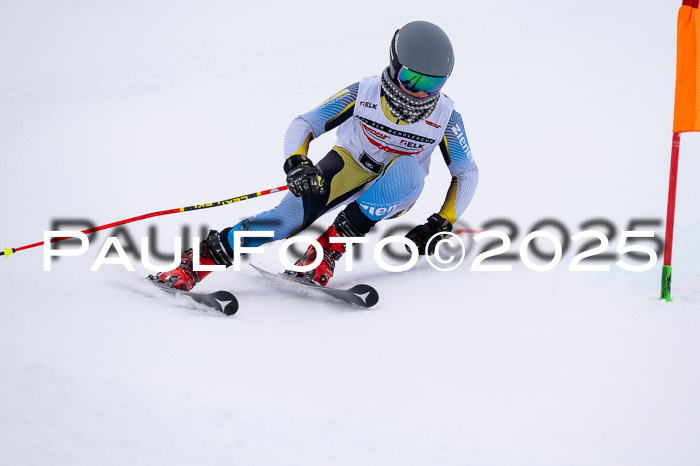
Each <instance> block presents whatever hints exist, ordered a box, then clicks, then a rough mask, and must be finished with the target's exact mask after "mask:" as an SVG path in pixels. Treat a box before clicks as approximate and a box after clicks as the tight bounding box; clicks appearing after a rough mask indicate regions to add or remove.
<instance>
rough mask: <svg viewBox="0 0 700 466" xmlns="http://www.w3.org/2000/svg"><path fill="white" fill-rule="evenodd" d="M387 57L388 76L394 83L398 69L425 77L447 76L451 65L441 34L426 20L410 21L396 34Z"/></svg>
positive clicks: (446, 41)
mask: <svg viewBox="0 0 700 466" xmlns="http://www.w3.org/2000/svg"><path fill="white" fill-rule="evenodd" d="M389 58H390V63H389V76H390V77H391V79H394V80H395V79H396V74H397V73H398V72H399V70H400V69H401V67H402V66H405V67H406V68H408V69H410V70H412V71H416V72H418V73H422V74H426V75H429V76H440V77H442V76H449V75H450V73H452V68H453V67H454V62H455V57H454V51H453V50H452V43H451V42H450V39H449V38H448V37H447V34H445V31H443V30H442V29H440V28H439V27H438V26H436V25H435V24H433V23H429V22H427V21H412V22H410V23H408V24H406V25H405V26H404V27H402V28H401V29H399V30H398V31H396V33H395V34H394V37H393V38H392V40H391V47H390V49H389Z"/></svg>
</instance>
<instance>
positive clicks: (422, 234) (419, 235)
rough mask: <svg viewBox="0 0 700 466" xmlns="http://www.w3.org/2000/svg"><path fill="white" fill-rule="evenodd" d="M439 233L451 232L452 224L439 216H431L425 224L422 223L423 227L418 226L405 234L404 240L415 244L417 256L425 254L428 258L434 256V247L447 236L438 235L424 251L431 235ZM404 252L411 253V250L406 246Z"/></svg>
mask: <svg viewBox="0 0 700 466" xmlns="http://www.w3.org/2000/svg"><path fill="white" fill-rule="evenodd" d="M441 231H452V224H451V223H450V221H449V220H446V219H444V218H443V217H441V216H440V214H433V215H431V216H430V217H428V222H427V223H424V224H423V225H418V226H417V227H414V228H413V229H412V230H411V231H409V232H408V233H406V238H408V239H410V240H411V241H413V242H414V243H416V246H417V247H418V254H420V255H421V256H422V255H425V254H426V252H427V254H428V255H429V256H432V255H433V254H435V245H436V244H437V243H438V242H439V241H440V240H441V239H443V237H446V236H447V235H440V236H438V237H437V238H435V239H434V240H432V241H431V242H430V246H429V247H428V248H427V251H426V246H427V245H428V240H430V238H432V237H433V235H435V234H436V233H440V232H441ZM406 250H407V251H408V252H411V250H410V249H408V246H406Z"/></svg>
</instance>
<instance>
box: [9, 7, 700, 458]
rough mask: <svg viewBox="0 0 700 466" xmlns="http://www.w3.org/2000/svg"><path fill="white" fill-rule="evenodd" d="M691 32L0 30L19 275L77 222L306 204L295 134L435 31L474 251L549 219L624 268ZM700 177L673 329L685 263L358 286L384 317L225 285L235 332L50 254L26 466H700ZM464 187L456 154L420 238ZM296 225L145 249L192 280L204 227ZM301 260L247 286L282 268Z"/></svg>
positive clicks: (27, 368)
mask: <svg viewBox="0 0 700 466" xmlns="http://www.w3.org/2000/svg"><path fill="white" fill-rule="evenodd" d="M679 4H680V2H678V1H670V0H664V1H663V2H658V1H657V2H652V1H648V0H644V1H641V2H636V4H634V5H632V4H629V3H614V2H613V3H611V2H604V1H601V0H592V1H589V2H577V3H571V4H563V3H561V2H554V1H545V0H539V1H534V0H533V1H528V2H516V1H512V0H500V1H489V2H487V1H466V2H458V1H451V2H432V3H431V4H429V5H427V4H426V3H425V2H416V1H412V0H409V1H408V2H404V3H401V4H397V3H396V2H392V3H389V2H386V3H378V2H367V1H359V2H354V3H352V5H350V4H348V5H346V6H344V7H343V9H342V11H339V9H338V6H337V5H335V4H332V3H320V2H319V3H315V2H310V1H306V0H301V1H298V2H291V3H282V2H279V3H275V2H267V3H261V2H258V3H247V4H241V5H238V4H235V3H232V2H223V1H206V2H184V1H177V2H172V1H169V2H166V1H162V0H154V1H150V2H141V1H136V0H130V1H126V2H83V1H79V0H66V1H63V2H60V3H56V2H48V1H27V2H10V1H3V2H0V43H2V44H3V47H0V63H2V67H1V68H0V69H1V70H2V71H0V162H1V163H0V169H2V172H3V178H2V181H1V182H0V193H2V199H3V203H2V220H0V225H1V228H0V246H1V247H18V246H21V245H24V244H28V243H33V242H35V241H40V240H41V239H42V232H43V231H44V230H48V229H49V228H50V224H51V221H52V220H56V219H67V218H78V219H89V220H91V221H93V222H94V223H96V224H103V223H108V222H112V221H116V220H119V219H122V218H127V217H131V216H135V215H139V214H143V213H147V212H152V211H156V210H163V209H170V208H175V207H181V206H186V205H192V204H196V203H204V202H211V201H217V200H220V199H226V198H229V197H233V196H236V195H241V194H246V193H249V192H254V191H258V190H261V189H265V188H269V187H273V186H278V185H281V184H283V183H284V177H283V173H282V170H281V161H282V154H281V150H282V149H281V148H282V141H283V136H284V131H285V129H286V125H287V124H288V123H289V121H291V119H292V118H293V117H294V116H296V115H297V114H299V113H301V112H303V111H306V110H308V109H309V108H312V107H314V106H315V105H317V104H318V103H319V102H321V101H322V100H323V99H325V98H326V97H328V96H330V95H332V94H333V93H335V92H336V91H337V90H339V89H340V88H342V87H343V86H346V85H347V84H350V83H351V82H354V81H356V80H358V79H359V78H361V77H362V76H366V75H371V74H377V73H379V72H380V71H381V69H382V68H383V67H384V66H385V65H386V63H387V60H388V58H387V47H388V42H389V40H390V38H391V35H392V33H393V32H394V30H395V29H397V28H399V27H400V26H401V25H403V24H404V23H406V22H408V21H411V20H414V19H426V20H430V21H434V22H436V23H437V24H439V25H440V26H441V27H443V28H444V29H445V31H446V32H447V33H448V34H449V35H450V37H451V38H452V41H453V44H454V47H455V51H456V54H457V62H456V67H455V71H454V74H453V76H452V77H451V78H450V81H449V83H448V85H447V86H446V88H445V91H446V92H447V93H448V94H449V95H450V97H452V98H453V99H454V100H455V101H456V102H457V105H458V109H459V110H460V112H461V113H462V115H463V117H464V122H465V125H466V129H467V134H468V136H469V140H470V143H471V146H472V150H473V152H474V154H475V157H476V159H477V162H478V164H479V167H480V170H481V182H480V185H479V189H478V191H477V194H476V197H475V199H474V201H473V203H472V205H471V206H470V208H469V209H468V211H467V213H466V214H465V216H464V217H463V219H462V222H461V226H469V227H471V228H483V227H484V224H486V223H487V222H489V221H492V220H494V219H498V218H502V219H509V220H511V221H512V222H514V223H515V224H516V225H517V226H518V228H519V232H518V235H517V237H513V245H512V248H511V252H515V253H517V252H518V248H519V245H520V241H521V240H522V238H523V237H524V236H525V234H526V233H527V232H528V231H530V229H531V228H532V227H533V225H535V224H536V223H537V222H539V221H540V220H543V219H547V218H550V219H551V218H553V219H557V220H558V221H560V222H561V223H562V224H563V225H565V227H566V228H567V229H568V231H569V235H573V234H574V233H577V232H579V231H581V230H582V229H583V228H582V224H584V223H585V222H588V221H590V220H593V219H604V220H607V221H609V222H610V223H612V224H613V226H614V227H615V228H616V230H617V232H616V233H617V235H616V237H615V238H614V239H611V245H610V249H609V251H610V252H612V251H614V249H615V247H616V245H617V241H618V239H619V235H620V232H621V231H622V230H625V229H626V228H627V226H628V224H629V222H630V220H633V219H646V220H652V221H661V223H659V225H662V224H663V220H664V217H665V209H666V193H667V182H668V181H667V180H668V164H669V153H670V145H671V144H670V143H671V121H672V112H673V86H674V72H675V68H674V65H675V24H676V12H677V9H678V6H679ZM428 6H429V7H430V8H426V7H428ZM426 9H427V10H428V11H426ZM333 141H334V139H333V136H332V135H324V136H322V137H321V138H319V139H318V140H316V141H314V143H313V144H312V147H311V156H312V158H315V159H318V158H320V157H321V156H322V155H323V154H325V152H326V151H327V150H328V149H329V147H330V146H331V145H332V144H333ZM699 153H700V137H699V136H698V135H696V134H686V135H684V136H683V140H682V144H681V170H680V175H679V191H678V193H679V194H678V206H677V220H676V236H675V248H674V283H673V295H674V300H673V302H671V303H665V302H660V301H659V300H658V299H657V298H658V290H659V282H660V275H661V271H660V270H661V265H660V263H661V258H659V262H658V263H657V265H656V266H655V267H654V268H652V269H651V270H649V271H647V272H641V273H633V272H627V271H624V270H621V269H620V268H619V267H617V266H616V265H615V264H614V262H615V260H616V259H615V260H610V261H607V262H606V263H607V264H610V265H611V270H610V271H609V272H587V273H583V272H580V273H575V272H569V271H568V264H569V263H570V262H571V259H572V257H573V256H574V253H575V252H577V251H578V249H580V243H577V244H576V245H573V244H572V245H571V246H570V247H569V249H568V251H567V253H566V254H565V255H564V257H563V259H562V262H561V263H560V264H559V265H558V266H557V267H556V268H554V269H553V270H551V271H549V272H542V273H540V272H534V271H532V270H529V269H528V268H527V267H525V266H524V265H523V264H522V261H519V260H516V261H511V262H509V263H510V264H511V265H513V271H512V272H472V271H470V265H471V263H472V262H473V260H474V257H475V256H476V249H477V248H475V247H473V248H472V249H471V252H470V253H469V255H468V257H467V259H466V260H465V262H464V263H463V264H462V265H461V266H460V267H459V268H457V269H456V270H454V271H452V272H445V273H441V272H438V271H435V270H433V269H432V268H431V267H430V266H429V265H428V264H427V263H426V262H425V261H421V262H420V263H419V264H418V265H417V266H416V267H415V268H414V269H413V270H411V271H409V272H405V273H400V274H389V273H386V272H383V271H381V270H380V269H379V268H378V267H377V266H376V265H375V264H374V263H373V261H372V260H371V257H370V255H369V253H368V252H367V253H366V254H364V256H363V259H362V260H360V261H358V262H357V264H356V270H355V272H354V273H352V274H350V273H344V272H342V271H340V272H338V274H337V277H336V278H335V279H334V280H335V281H336V284H338V285H348V286H349V285H351V284H353V283H358V282H361V281H365V282H368V283H371V284H373V285H374V286H375V287H376V288H377V289H378V290H379V292H380V295H381V301H380V303H379V304H378V305H377V306H376V307H375V308H373V309H371V310H368V311H358V310H353V309H351V308H347V307H342V306H336V305H335V304H333V303H331V302H329V301H324V300H308V299H303V298H300V297H295V296H290V295H289V294H285V293H281V292H277V291H275V290H274V289H271V288H269V287H265V285H264V283H263V282H261V280H260V278H259V277H258V276H257V275H256V274H255V272H254V271H252V270H250V269H249V268H244V270H243V271H241V272H234V271H231V270H229V271H227V272H226V273H222V274H215V275H214V276H212V277H210V278H208V279H207V280H206V281H205V282H203V283H202V285H201V286H202V287H203V288H207V289H218V288H225V289H230V290H232V291H234V292H235V293H236V295H237V296H238V297H239V301H240V303H241V310H240V311H239V313H238V314H237V315H236V316H235V317H233V318H225V317H222V316H218V315H214V314H212V313H209V312H202V311H201V310H198V309H194V308H192V306H190V305H189V304H188V303H187V302H183V301H177V300H172V299H166V298H163V297H159V296H158V295H157V294H153V291H152V290H148V289H147V288H144V286H143V284H142V283H141V282H140V280H139V278H140V277H142V276H143V275H144V274H146V273H147V272H146V271H145V269H144V268H143V267H142V266H141V265H140V264H138V262H136V263H135V264H134V265H135V267H136V270H137V271H136V272H133V273H130V272H126V271H125V270H124V268H123V267H121V266H114V265H105V266H103V267H102V268H101V269H100V271H98V272H89V269H90V266H91V264H92V262H93V260H94V259H95V257H96V256H97V254H98V252H99V251H100V248H101V246H102V244H103V243H104V241H105V240H106V238H107V236H108V235H107V234H104V233H102V234H98V235H97V236H96V237H95V238H94V239H93V241H92V242H91V246H90V249H89V251H88V253H87V254H86V255H84V256H82V257H78V258H61V259H60V260H58V261H55V262H54V263H53V264H52V271H51V272H43V271H42V267H43V257H42V251H41V248H35V249H31V250H27V251H22V252H20V253H17V254H16V255H13V256H11V257H9V258H5V257H2V258H0V290H1V295H0V296H2V298H1V303H2V305H1V306H0V452H1V454H0V457H2V458H3V459H2V463H3V464H12V465H46V464H51V465H76V464H79V465H83V464H84V465H88V464H101V465H123V464H133V465H156V464H158V465H159V464H168V465H191V464H207V465H218V464H222V465H223V464H226V465H228V464H244V465H328V464H333V465H346V464H347V465H357V464H364V465H387V464H403V465H425V464H440V465H499V466H500V465H508V466H513V465H615V466H617V465H635V466H647V465H649V466H651V465H695V464H698V462H700V447H698V442H697V438H698V434H697V433H698V431H700V426H699V425H698V423H699V421H698V420H699V419H700V401H699V400H700V399H699V398H698V396H697V393H698V391H699V389H700V375H698V370H697V368H698V365H699V364H698V363H699V361H698V359H700V357H699V356H698V355H699V354H700V340H699V339H698V338H697V335H698V334H699V332H700V312H699V311H700V269H699V268H698V265H697V260H698V258H700V246H698V243H697V241H695V240H696V239H697V237H698V234H697V231H698V229H699V228H700V215H698V212H697V208H696V205H695V203H694V201H695V200H697V199H698V198H700V187H698V185H697V183H695V178H696V176H697V175H698V174H699V173H700V159H699V158H698V157H697V155H698V154H699ZM448 183H449V175H448V172H447V169H446V168H445V167H444V163H443V162H442V160H441V157H440V156H439V154H437V153H436V154H435V157H434V161H433V164H432V167H431V174H430V176H429V178H428V179H427V182H426V188H425V191H424V193H423V196H422V197H421V199H420V200H419V202H418V203H417V204H416V206H415V207H414V209H413V210H412V211H411V212H409V213H408V214H406V216H404V217H402V218H401V219H400V221H397V223H401V224H402V225H404V224H405V225H409V224H415V223H420V222H423V221H424V219H425V217H427V216H428V215H430V214H431V213H432V212H434V211H436V210H437V209H439V206H440V205H441V203H442V200H443V198H444V195H445V191H446V189H447V185H448ZM280 197H281V195H279V194H278V195H271V196H267V197H264V198H260V199H254V200H250V201H246V202H244V203H240V204H235V205H232V206H227V207H220V208H216V209H208V210H204V211H201V212H196V213H187V214H178V215H172V216H168V217H160V218H158V219H154V220H149V221H146V222H141V223H136V224H132V225H131V226H129V227H128V229H127V230H126V232H127V234H128V235H129V237H131V238H134V239H136V240H138V238H140V237H141V236H144V235H146V234H147V232H148V229H149V227H150V226H154V227H155V228H157V235H156V236H157V240H158V244H159V246H158V248H159V250H161V251H172V238H173V237H174V236H178V235H180V234H181V233H182V228H183V226H188V227H189V228H190V231H191V232H192V234H194V233H197V232H198V231H199V229H200V227H202V226H203V225H206V226H209V227H212V228H219V229H220V228H224V227H226V226H229V225H232V224H234V223H236V222H237V221H238V220H240V219H241V218H244V217H246V216H248V215H252V214H254V213H256V212H258V211H260V210H263V209H267V208H271V207H273V206H274V205H275V204H276V202H278V201H279V199H280ZM330 221H332V216H327V217H324V218H322V219H321V220H320V221H319V228H320V227H325V226H326V225H327V224H328V223H329V222H330ZM392 226H393V225H392V224H391V223H387V225H385V226H381V228H379V229H378V230H379V231H378V232H376V233H375V234H373V235H372V236H371V242H372V244H370V247H371V246H372V245H373V244H376V241H378V240H379V238H381V236H382V234H384V233H386V231H387V230H388V229H389V228H390V227H392ZM654 229H655V231H656V234H657V236H658V237H662V236H663V227H662V226H657V227H654ZM404 231H405V230H404ZM552 231H553V232H554V233H555V234H558V233H557V231H556V230H552ZM559 236H560V237H561V235H559ZM464 238H465V240H468V239H469V237H464ZM538 244H539V243H538ZM541 244H542V245H544V244H545V243H544V242H543V243H541ZM644 244H651V243H644ZM278 248H279V244H271V245H267V246H266V247H265V251H266V252H265V254H264V255H257V256H251V260H252V261H253V262H255V263H257V264H260V265H262V266H265V267H267V268H270V269H275V268H279V264H278V261H277V250H278ZM543 249H544V246H543ZM341 268H342V267H341Z"/></svg>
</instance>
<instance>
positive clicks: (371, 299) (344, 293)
mask: <svg viewBox="0 0 700 466" xmlns="http://www.w3.org/2000/svg"><path fill="white" fill-rule="evenodd" d="M249 265H250V266H251V267H253V268H254V269H255V270H257V271H258V272H259V273H260V274H261V275H262V276H263V277H265V278H266V279H268V280H269V281H270V282H273V283H276V284H280V285H299V286H300V287H301V289H302V290H310V291H312V292H319V293H322V294H324V295H326V296H331V297H333V298H335V299H338V300H340V301H343V302H346V303H349V304H354V305H356V306H360V307H364V308H368V307H372V306H374V305H375V304H377V302H379V293H377V290H375V289H374V288H372V287H371V286H369V285H364V284H362V285H355V286H353V287H352V288H347V289H340V288H329V287H326V286H321V285H316V284H314V283H309V282H307V281H304V280H301V279H298V278H296V277H294V276H292V275H288V274H285V273H272V272H268V271H267V270H263V269H261V268H260V267H256V266H255V265H253V264H249ZM282 288H285V287H284V286H283V287H282ZM287 289H289V288H287Z"/></svg>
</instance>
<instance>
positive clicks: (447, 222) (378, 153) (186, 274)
mask: <svg viewBox="0 0 700 466" xmlns="http://www.w3.org/2000/svg"><path fill="white" fill-rule="evenodd" d="M389 58H390V61H389V66H388V67H387V68H385V69H384V71H383V72H382V74H381V76H371V77H367V78H364V79H363V80H362V81H360V82H356V83H354V84H352V85H350V86H348V87H346V88H344V89H343V90H341V91H340V92H338V93H337V94H335V95H333V96H332V97H330V98H329V99H327V100H326V101H324V102H323V103H322V104H321V105H319V106H318V107H316V108H315V109H313V110H311V111H309V112H307V113H304V114H302V115H300V116H298V117H297V118H296V119H294V120H293V121H292V123H291V124H290V125H289V128H288V129H287V132H286V135H285V140H284V154H285V161H284V165H283V168H284V171H285V173H286V175H287V185H288V186H289V191H290V192H289V193H287V195H286V196H285V198H284V199H283V200H282V201H281V202H280V204H279V205H277V207H275V208H274V209H271V210H268V211H266V212H263V213H260V214H258V215H254V216H252V217H249V218H247V219H246V220H244V221H242V222H240V223H239V224H237V225H235V226H233V227H230V228H226V229H224V230H223V231H221V232H218V231H215V230H212V231H211V232H210V233H209V235H208V237H207V239H206V240H204V241H202V243H201V244H200V247H199V250H200V256H201V258H200V264H202V265H225V266H227V267H228V266H230V265H232V263H233V249H234V248H236V247H237V245H235V244H234V231H240V230H247V231H270V230H273V231H274V237H246V238H243V240H242V241H241V245H242V246H247V247H255V246H259V245H261V244H264V243H266V242H269V241H274V240H279V239H284V238H288V237H290V236H293V235H295V234H296V233H298V232H299V231H301V230H303V229H305V228H306V227H308V226H309V225H311V224H312V223H313V222H314V221H315V220H316V219H318V218H319V217H320V216H321V215H323V214H325V213H326V212H329V211H331V210H334V209H336V208H339V207H341V206H345V208H344V209H343V210H341V211H340V213H338V215H337V217H336V218H335V221H334V222H333V224H332V225H331V226H330V227H328V229H327V230H326V231H325V233H323V234H322V235H321V236H320V237H319V238H318V242H319V243H320V244H321V246H322V248H323V251H322V254H323V260H322V262H321V263H320V265H318V266H317V267H316V268H315V269H313V270H311V271H309V272H306V273H297V272H291V271H288V273H292V274H295V275H297V276H299V277H300V278H303V279H304V280H306V281H309V282H313V283H315V284H317V285H321V286H326V285H327V284H328V281H329V280H330V279H331V277H332V276H333V271H334V268H335V263H336V261H338V260H339V259H340V258H341V257H342V256H343V254H344V253H345V249H346V248H345V244H343V243H331V242H330V238H332V237H361V236H364V235H366V234H367V233H368V232H369V231H370V229H371V228H372V227H373V226H374V225H375V224H376V223H377V222H379V221H380V220H384V219H387V218H395V217H398V216H399V215H401V214H403V213H404V212H406V211H407V210H408V209H410V208H411V206H412V205H413V204H414V203H415V202H416V200H417V199H418V196H419V195H420V194H421V191H422V189H423V184H424V178H425V176H427V174H428V168H429V165H430V158H431V154H432V152H433V150H434V149H435V148H436V147H437V146H439V147H440V150H441V152H442V156H443V158H444V160H445V163H446V164H447V166H448V167H449V170H450V174H451V175H452V182H451V183H450V186H449V189H448V190H447V196H446V199H445V201H444V204H443V205H442V208H441V209H440V210H439V212H438V213H435V214H432V215H431V216H430V217H429V218H428V219H427V222H426V223H425V224H422V225H418V226H416V227H415V228H413V229H412V230H411V231H410V232H408V234H407V235H406V237H407V238H409V239H410V240H412V241H413V242H414V243H415V244H416V246H417V247H418V251H419V253H420V254H426V253H427V254H432V253H433V252H434V249H435V241H433V242H432V243H431V244H430V246H431V247H429V248H427V250H426V243H427V242H428V240H429V239H430V238H431V237H432V236H433V235H434V234H436V233H440V232H445V231H451V230H452V224H453V223H455V221H456V220H457V218H459V216H460V215H462V213H463V212H464V211H465V209H466V208H467V206H468V205H469V203H470V202H471V199H472V197H473V195H474V191H475V190H476V186H477V183H478V178H479V172H478V169H477V166H476V164H475V162H474V159H473V157H472V154H471V151H470V148H469V143H468V142H467V138H466V135H465V132H464V125H463V123H462V117H461V116H460V114H459V113H458V112H457V111H456V110H454V102H453V101H452V100H450V98H448V97H447V96H446V95H444V94H442V93H441V89H442V87H443V86H444V84H445V82H446V81H447V78H448V77H449V76H450V74H451V73H452V69H453V66H454V53H453V50H452V44H451V43H450V40H449V38H448V37H447V35H446V34H445V32H444V31H443V30H442V29H440V28H439V27H438V26H436V25H434V24H432V23H429V22H425V21H414V22H411V23H408V24H406V25H405V26H403V27H402V28H401V29H399V30H397V31H396V32H395V33H394V36H393V38H392V40H391V45H390V49H389ZM335 128H338V132H337V142H336V145H335V147H333V149H331V151H330V152H329V153H328V154H327V155H326V156H325V157H323V158H322V159H321V160H320V161H319V162H318V163H317V164H314V163H313V162H312V161H311V160H310V159H309V158H308V157H307V153H308V149H309V144H310V142H311V141H312V140H313V139H314V138H317V137H318V136H320V135H321V134H323V133H325V132H327V131H331V130H333V129H335ZM316 254H317V251H316V249H315V248H314V247H313V246H310V247H309V248H308V250H307V251H306V253H305V254H304V256H303V257H302V258H301V259H299V260H298V261H297V262H296V265H299V266H303V265H309V264H311V263H312V262H313V261H314V260H315V259H316ZM209 273H211V272H208V271H194V270H193V266H192V249H189V250H188V251H186V252H185V253H184V254H183V256H182V262H181V263H180V265H179V266H178V267H177V268H176V269H174V270H172V271H170V272H163V273H160V274H158V275H157V276H156V280H157V281H159V282H161V283H164V284H167V285H169V286H172V287H174V288H178V289H182V290H187V291H189V290H191V289H192V287H194V286H195V285H196V284H197V283H199V282H200V281H201V280H202V279H203V278H204V277H206V276H207V275H209Z"/></svg>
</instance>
